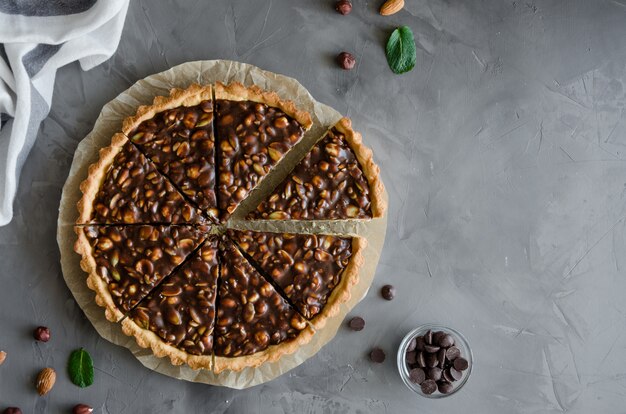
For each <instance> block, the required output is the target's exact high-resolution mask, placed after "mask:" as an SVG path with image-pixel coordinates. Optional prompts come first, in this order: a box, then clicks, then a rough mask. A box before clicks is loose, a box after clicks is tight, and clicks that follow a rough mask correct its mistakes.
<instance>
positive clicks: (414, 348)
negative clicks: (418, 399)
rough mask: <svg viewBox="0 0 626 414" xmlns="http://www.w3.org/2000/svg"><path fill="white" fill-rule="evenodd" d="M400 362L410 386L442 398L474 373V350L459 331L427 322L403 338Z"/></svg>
mask: <svg viewBox="0 0 626 414" xmlns="http://www.w3.org/2000/svg"><path fill="white" fill-rule="evenodd" d="M397 362H398V371H399V372H400V377H401V378H402V381H404V384H405V385H406V386H407V387H408V388H409V389H411V390H412V391H414V392H415V393H417V394H419V395H421V396H423V397H427V398H443V397H448V396H450V395H452V394H454V393H456V392H457V391H458V390H460V389H461V388H462V387H463V385H465V383H466V382H467V380H468V378H469V377H470V374H471V372H472V350H471V349H470V347H469V344H468V343H467V340H466V339H465V337H463V335H461V334H460V333H459V332H458V331H456V330H454V329H452V328H446V327H444V326H439V325H432V324H426V325H422V326H419V327H417V328H415V329H413V330H412V331H411V332H409V333H408V334H407V335H406V336H405V337H404V339H403V340H402V343H400V347H399V349H398V360H397Z"/></svg>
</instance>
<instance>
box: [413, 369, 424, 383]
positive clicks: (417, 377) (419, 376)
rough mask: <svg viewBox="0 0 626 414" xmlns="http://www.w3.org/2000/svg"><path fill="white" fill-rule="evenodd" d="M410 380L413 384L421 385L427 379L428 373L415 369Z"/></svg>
mask: <svg viewBox="0 0 626 414" xmlns="http://www.w3.org/2000/svg"><path fill="white" fill-rule="evenodd" d="M409 379H410V380H411V382H414V383H416V384H421V383H422V382H424V380H425V379H426V373H425V372H424V370H423V369H421V368H413V369H412V370H411V371H409Z"/></svg>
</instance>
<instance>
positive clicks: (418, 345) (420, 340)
mask: <svg viewBox="0 0 626 414" xmlns="http://www.w3.org/2000/svg"><path fill="white" fill-rule="evenodd" d="M424 345H425V343H424V337H423V336H418V337H417V338H415V349H417V350H418V351H423V350H424Z"/></svg>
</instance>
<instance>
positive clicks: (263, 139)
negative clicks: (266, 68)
mask: <svg viewBox="0 0 626 414" xmlns="http://www.w3.org/2000/svg"><path fill="white" fill-rule="evenodd" d="M215 106H216V113H215V136H216V138H217V143H218V146H217V148H218V156H217V160H218V194H217V199H218V203H219V207H220V214H221V218H222V220H226V219H228V217H229V216H230V215H231V214H232V213H233V211H234V210H235V209H236V208H237V206H238V205H239V203H240V202H241V200H243V199H244V198H245V197H246V196H247V195H248V193H250V191H252V190H253V189H254V188H255V187H256V186H257V185H258V184H259V183H260V182H261V181H262V180H263V178H264V177H265V176H266V175H267V174H268V173H269V171H270V170H271V169H272V168H273V167H274V166H275V165H276V164H277V163H278V162H279V161H280V160H281V159H282V158H283V157H284V156H285V154H286V153H287V152H289V151H290V150H291V148H293V146H294V145H296V143H298V142H299V141H300V139H302V137H303V135H304V131H305V130H307V129H309V128H310V127H311V125H312V121H311V116H310V115H309V113H308V112H304V111H301V110H298V109H297V108H296V106H295V105H294V103H293V102H291V101H283V100H281V99H280V98H279V96H278V95H277V94H276V93H274V92H267V91H264V90H261V89H260V88H258V87H256V86H249V87H246V86H244V85H242V84H241V83H231V84H229V85H223V84H221V83H219V82H218V83H217V84H216V85H215Z"/></svg>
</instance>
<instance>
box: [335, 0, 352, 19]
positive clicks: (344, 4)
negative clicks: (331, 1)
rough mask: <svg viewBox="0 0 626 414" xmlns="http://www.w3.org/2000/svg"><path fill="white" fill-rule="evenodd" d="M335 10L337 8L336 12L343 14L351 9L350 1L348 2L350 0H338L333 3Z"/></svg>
mask: <svg viewBox="0 0 626 414" xmlns="http://www.w3.org/2000/svg"><path fill="white" fill-rule="evenodd" d="M335 10H337V13H341V14H343V15H344V16H345V15H346V14H348V13H350V12H351V11H352V3H350V0H339V1H338V2H337V4H335Z"/></svg>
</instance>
